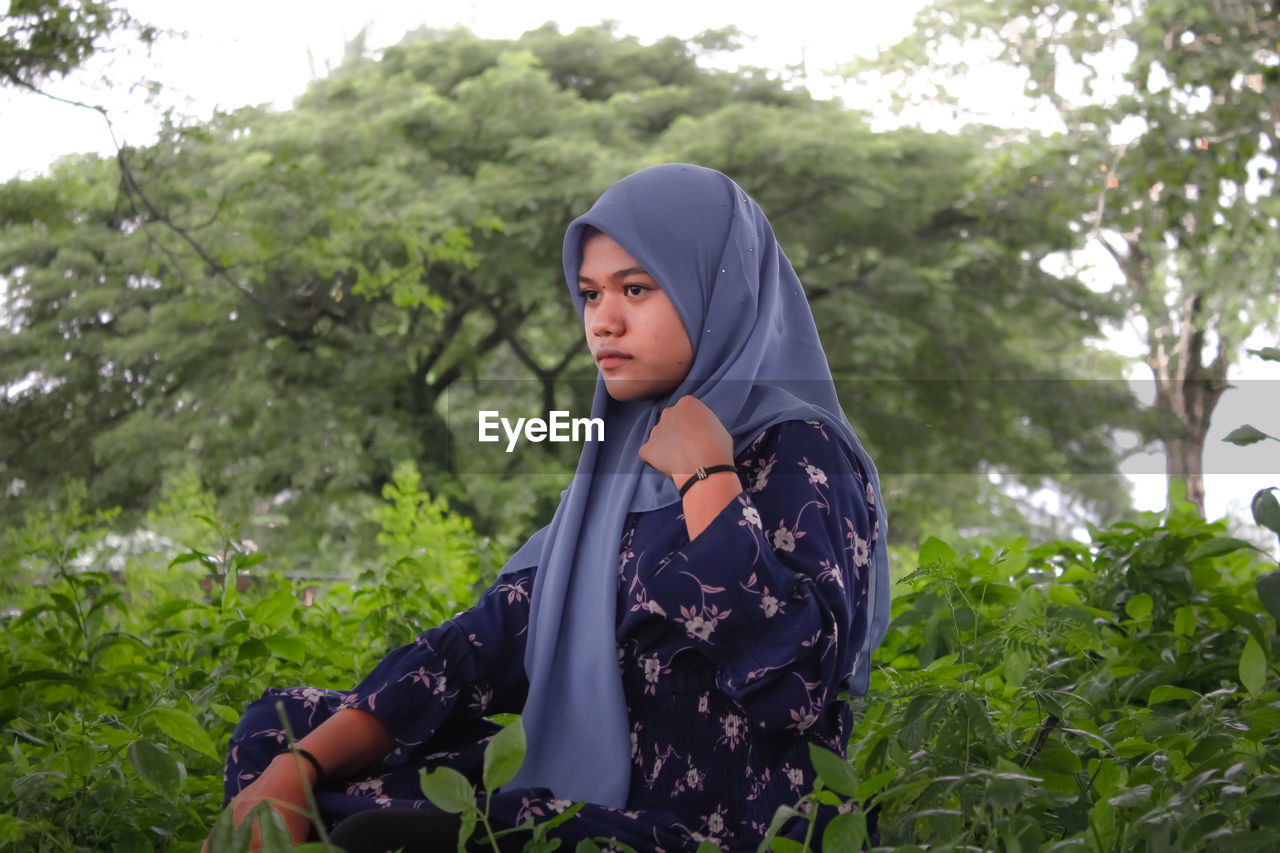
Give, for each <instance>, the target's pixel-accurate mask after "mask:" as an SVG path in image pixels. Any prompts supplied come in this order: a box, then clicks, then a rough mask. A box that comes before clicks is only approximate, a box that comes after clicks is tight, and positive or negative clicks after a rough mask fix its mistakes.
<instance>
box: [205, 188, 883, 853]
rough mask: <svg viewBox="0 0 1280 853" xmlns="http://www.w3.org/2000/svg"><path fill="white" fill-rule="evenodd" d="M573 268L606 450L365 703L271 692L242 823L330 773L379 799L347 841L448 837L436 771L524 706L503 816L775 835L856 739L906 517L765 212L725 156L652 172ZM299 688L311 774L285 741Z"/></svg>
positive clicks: (252, 722) (351, 810) (356, 820)
mask: <svg viewBox="0 0 1280 853" xmlns="http://www.w3.org/2000/svg"><path fill="white" fill-rule="evenodd" d="M563 259H564V271H565V277H566V281H567V283H568V285H569V289H570V293H571V295H572V297H573V299H574V300H575V302H576V304H577V305H578V308H579V310H580V311H581V314H582V319H583V326H584V330H585V333H586V339H587V345H588V347H589V348H590V350H591V352H592V355H593V356H594V357H595V360H596V364H597V366H598V368H599V371H600V379H599V381H598V383H597V387H596V395H595V400H594V403H593V406H592V413H591V414H592V416H593V417H603V418H604V421H605V437H604V441H603V442H599V443H589V444H586V445H584V447H583V451H582V456H581V458H580V460H579V463H578V468H577V471H576V473H575V475H574V478H573V481H572V483H571V484H570V486H569V489H568V490H567V491H566V492H565V494H564V496H563V498H562V500H561V503H560V506H559V508H558V509H557V510H556V513H555V516H554V518H553V519H552V521H551V524H550V525H548V526H547V527H546V528H544V529H542V530H540V531H539V532H538V533H537V534H535V535H534V536H533V537H532V538H531V539H530V540H529V541H528V542H527V543H526V544H525V545H524V546H523V547H522V548H520V550H519V551H518V552H517V553H516V554H515V556H513V557H512V558H511V560H510V561H509V562H508V563H507V565H506V566H505V567H504V568H503V570H502V573H501V575H500V576H499V578H498V580H497V582H496V583H495V584H494V585H493V587H491V588H490V589H489V590H488V591H487V592H486V593H485V594H484V595H483V596H482V597H481V600H480V602H479V603H478V604H477V605H476V606H475V607H474V608H472V609H471V610H468V611H467V612H465V613H462V614H459V615H458V616H456V617H454V618H453V619H451V620H449V621H448V622H446V623H444V624H443V625H440V626H439V627H436V628H433V629H431V630H429V631H427V632H425V633H423V634H421V635H420V636H419V637H418V638H417V639H416V640H415V641H414V642H413V643H412V644H410V645H408V646H405V647H403V648H401V649H398V650H396V651H393V652H391V653H390V654H389V655H388V656H387V657H386V658H385V659H384V660H383V661H382V663H380V664H379V665H378V667H377V668H376V669H375V670H374V671H373V672H372V673H371V674H370V675H369V676H368V677H367V678H366V679H365V680H364V681H362V682H361V683H360V684H359V685H358V686H357V687H356V688H355V689H354V690H352V691H350V692H339V691H329V690H319V689H316V688H310V687H306V688H291V689H284V690H269V691H267V693H266V694H265V695H264V697H263V698H262V699H261V700H259V701H258V702H255V703H254V704H253V705H251V706H250V707H249V709H248V711H247V712H246V714H245V717H244V719H243V720H242V722H241V724H240V726H239V727H238V728H237V730H236V732H235V735H234V736H233V738H232V740H231V745H230V755H229V757H228V761H227V771H226V791H227V797H228V799H229V800H232V803H233V805H234V806H235V809H236V813H237V817H239V816H240V815H243V814H244V813H246V812H247V811H248V810H249V809H250V808H251V807H252V806H253V805H254V804H256V803H257V802H259V801H261V800H262V799H263V798H270V799H275V800H281V801H284V802H287V803H295V804H299V805H300V804H302V803H303V802H304V795H305V786H315V793H316V796H317V799H318V802H319V804H320V807H321V810H322V811H323V812H324V815H325V817H326V819H328V820H330V821H332V822H337V821H339V820H341V819H342V818H344V817H347V816H349V815H357V816H356V817H352V818H350V819H348V820H346V821H344V822H343V823H342V825H340V826H339V828H338V831H337V835H336V836H335V838H336V839H337V840H338V841H340V842H341V843H342V844H344V845H345V846H347V847H348V849H357V848H358V849H368V850H375V849H387V850H392V849H397V848H399V847H401V846H404V847H405V848H406V849H408V850H415V849H418V850H430V849H437V847H435V844H436V843H442V844H452V843H453V838H452V837H451V836H450V835H449V833H450V832H454V833H455V834H456V826H457V823H456V822H453V823H450V818H449V817H448V816H445V815H442V813H440V812H439V811H437V810H436V809H434V807H432V806H431V804H430V803H429V802H427V801H426V800H425V799H424V798H423V795H422V793H421V790H420V788H419V784H418V771H419V768H422V767H435V766H440V765H447V766H451V767H454V768H456V769H458V770H460V771H462V772H463V773H465V774H467V775H468V776H470V777H471V778H473V779H478V778H479V776H480V767H481V756H482V753H483V749H484V745H485V743H486V741H487V739H488V738H489V737H490V736H491V735H492V733H493V731H494V727H493V726H492V725H491V724H489V723H487V722H486V721H485V719H484V715H486V714H491V713H497V712H514V713H520V714H521V715H522V719H523V722H524V725H525V729H526V732H527V735H528V743H529V746H528V753H527V755H526V758H525V762H524V765H523V766H522V767H521V770H520V773H519V775H518V776H517V777H516V779H515V781H514V782H513V783H512V784H511V785H509V786H507V787H506V788H505V789H503V790H502V791H501V792H499V793H497V794H496V795H495V796H494V797H493V801H492V805H491V815H494V816H496V821H497V823H498V824H499V825H503V826H515V825H517V824H519V823H521V822H522V821H524V820H525V819H526V818H528V817H533V818H535V819H538V820H546V819H547V818H549V817H550V816H552V815H554V814H555V813H557V812H560V811H563V810H564V809H565V808H566V807H567V806H568V805H569V804H570V803H572V802H574V801H578V800H585V801H587V803H588V805H587V806H586V807H585V808H584V809H583V810H582V811H581V812H579V813H578V814H577V815H576V816H575V817H573V818H572V819H570V820H569V821H567V822H566V823H564V824H563V825H562V826H561V827H560V828H559V829H558V830H557V833H556V834H557V836H558V837H561V838H563V839H565V840H566V841H567V842H568V843H570V844H572V843H573V842H574V841H575V840H576V839H580V838H594V837H604V838H612V839H616V840H618V841H621V842H625V843H627V844H629V845H631V846H632V847H634V848H635V849H637V850H641V851H647V850H655V851H657V850H661V851H682V850H692V849H694V848H696V847H697V846H698V844H699V843H700V842H701V841H703V840H705V839H713V840H714V841H715V842H717V843H718V844H719V846H720V847H721V848H722V849H726V850H754V849H755V846H756V845H757V844H758V842H759V840H760V838H761V837H762V835H763V834H764V832H765V829H766V827H767V826H768V824H769V821H770V819H771V818H772V816H773V813H774V811H775V809H776V808H777V807H778V806H779V805H781V804H791V803H794V802H795V801H796V800H797V799H798V798H799V797H800V796H801V795H802V794H804V793H805V792H807V791H808V790H809V789H810V787H811V786H812V784H813V781H814V771H813V768H812V766H811V764H810V761H809V756H808V745H809V743H811V742H812V743H817V744H820V745H822V746H824V747H826V748H828V749H833V750H836V751H838V752H841V753H843V752H844V747H845V743H846V742H847V740H848V737H849V733H850V728H851V722H852V721H851V714H850V711H849V709H848V706H847V705H846V703H844V702H842V701H840V699H839V698H838V696H839V694H840V692H841V691H848V692H851V693H855V694H860V693H864V692H866V689H867V683H868V677H869V671H870V670H869V658H870V654H871V651H872V650H873V649H874V648H875V647H876V646H877V645H878V644H879V642H880V640H881V638H882V637H883V634H884V631H885V628H886V626H887V623H888V563H887V560H886V558H885V552H884V545H885V531H886V523H885V513H884V506H883V502H882V500H881V497H880V487H879V481H878V478H877V475H876V471H875V467H874V466H873V465H872V463H871V460H870V459H869V458H868V457H867V454H866V452H865V451H864V450H863V449H862V447H861V445H860V443H859V442H858V439H857V438H856V436H855V435H854V432H853V430H852V429H851V428H850V426H849V423H848V421H847V420H846V419H845V416H844V414H843V413H842V412H841V409H840V405H839V402H838V400H837V399H836V392H835V387H834V385H833V383H832V380H831V374H830V371H829V369H828V367H827V363H826V358H825V356H824V354H823V350H822V347H821V344H820V343H819V341H818V335H817V331H816V329H815V327H814V322H813V317H812V314H811V312H810V310H809V306H808V303H807V302H806V300H805V296H804V292H803V290H802V289H801V286H800V282H799V281H798V280H797V278H796V275H795V272H794V271H793V270H792V268H791V264H790V262H789V261H788V260H787V259H786V257H785V256H784V255H783V253H782V251H781V249H780V248H779V247H778V244H777V241H776V240H775V238H774V235H773V231H772V229H771V228H770V226H769V223H768V220H767V219H766V218H765V216H764V214H763V213H762V212H761V210H760V208H759V206H758V205H756V203H755V202H754V201H753V200H752V199H751V198H749V197H748V196H747V194H746V193H745V192H743V191H742V189H741V188H739V187H738V186H737V184H735V183H734V182H733V181H732V180H730V179H729V178H728V177H726V176H725V175H723V174H721V173H719V172H716V171H713V170H710V169H705V168H701V167H697V166H692V165H682V164H668V165H664V166H656V167H653V168H650V169H645V170H643V171H641V172H638V173H636V174H634V175H631V176H630V177H627V178H624V179H623V180H621V181H619V182H618V183H617V184H615V185H614V186H612V187H611V188H609V189H608V190H607V191H606V192H605V193H604V194H603V195H602V196H601V197H600V199H599V200H598V201H597V202H596V203H595V205H594V206H592V208H591V209H590V210H589V211H588V212H587V213H585V214H584V215H582V216H581V217H579V218H578V219H576V220H575V221H574V222H573V223H572V224H570V226H569V229H568V232H567V234H566V235H565V242H564V255H563ZM277 700H283V701H284V703H285V707H286V710H287V712H288V714H289V717H290V720H291V723H292V726H293V728H294V731H295V732H296V733H297V734H298V735H299V736H300V741H299V746H300V747H302V748H303V749H305V750H306V751H307V753H308V758H307V761H305V762H299V761H297V760H296V759H295V758H294V757H293V756H291V755H289V754H287V753H283V752H282V751H283V750H284V749H285V742H284V738H283V734H282V732H281V726H280V723H279V721H278V719H277V717H276V711H275V707H274V706H275V702H276V701H277ZM299 767H301V775H300V771H299ZM321 773H323V778H320V774H321ZM377 807H386V809H387V810H376V809H377ZM397 807H399V808H397ZM406 809H413V811H407V810H406ZM825 817H826V818H829V815H828V816H825ZM286 821H287V823H288V825H289V826H290V829H291V831H292V832H293V834H294V835H295V837H296V838H299V839H301V838H303V837H304V836H305V835H306V833H307V831H308V827H307V824H306V820H305V818H303V817H301V816H297V815H294V814H292V813H290V814H289V815H287V816H286ZM433 834H434V837H433ZM512 837H513V838H514V839H517V842H516V843H515V844H514V849H519V841H518V840H519V839H520V836H519V835H516V836H512ZM819 837H820V835H819ZM439 849H450V848H449V847H445V848H439Z"/></svg>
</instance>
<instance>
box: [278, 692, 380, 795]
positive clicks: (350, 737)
mask: <svg viewBox="0 0 1280 853" xmlns="http://www.w3.org/2000/svg"><path fill="white" fill-rule="evenodd" d="M298 746H300V747H302V748H303V749H305V750H307V751H308V752H310V753H311V754H312V755H314V756H315V758H316V761H318V762H320V766H321V767H323V768H324V772H325V776H326V777H328V778H329V779H342V778H345V777H348V776H353V775H355V774H356V773H359V772H360V771H361V770H364V769H365V768H366V767H369V766H371V765H373V764H375V763H377V762H378V761H380V760H381V759H383V758H384V757H386V755H387V753H389V752H390V751H391V749H392V747H394V746H395V741H393V740H392V738H391V735H390V734H388V733H387V730H386V727H384V726H383V725H382V723H381V722H379V720H378V718H377V717H375V716H373V715H372V714H370V713H368V712H367V711H361V710H359V709H357V708H342V709H341V710H339V711H338V712H337V713H336V714H334V715H333V716H332V717H330V718H329V719H327V720H325V721H324V722H323V723H321V724H320V725H318V726H316V727H315V728H314V729H312V730H311V731H310V732H309V733H308V734H307V736H306V737H304V738H302V739H301V740H299V741H298Z"/></svg>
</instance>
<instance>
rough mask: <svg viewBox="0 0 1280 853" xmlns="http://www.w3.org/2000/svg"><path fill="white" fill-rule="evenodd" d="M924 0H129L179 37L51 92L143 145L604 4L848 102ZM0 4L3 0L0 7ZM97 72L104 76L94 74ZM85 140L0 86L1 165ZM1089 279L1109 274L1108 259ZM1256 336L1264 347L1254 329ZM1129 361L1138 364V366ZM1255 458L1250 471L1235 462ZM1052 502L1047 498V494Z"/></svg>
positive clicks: (631, 20)
mask: <svg viewBox="0 0 1280 853" xmlns="http://www.w3.org/2000/svg"><path fill="white" fill-rule="evenodd" d="M923 2H924V0H899V2H894V3H886V2H884V0H846V2H843V3H840V2H833V0H791V2H788V3H787V4H785V7H782V8H781V9H780V7H778V6H777V5H776V4H752V3H749V2H742V0H737V2H727V0H703V1H702V2H697V3H694V2H690V0H649V2H646V3H607V2H582V0H543V2H534V3H529V2H512V0H472V2H449V3H440V2H436V3H430V2H427V3H423V2H418V3H410V2H396V0H363V2H359V3H351V2H338V0H307V1H306V2H303V1H302V0H256V2H248V0H222V2H218V3H212V2H193V0H125V7H126V8H127V9H128V10H129V11H130V12H131V13H132V14H133V15H134V16H136V17H137V18H138V19H140V20H142V21H144V22H146V23H149V24H152V25H154V26H157V27H159V28H161V29H165V30H173V31H176V32H177V33H185V34H186V35H185V36H181V35H178V36H162V37H161V39H160V40H159V42H158V43H157V44H156V45H155V46H154V47H153V48H152V50H151V52H150V55H147V54H146V52H145V51H144V50H142V49H141V48H139V47H137V46H135V45H133V44H132V43H131V42H130V41H128V40H125V41H124V43H123V44H121V45H120V46H119V47H116V48H114V49H113V50H111V51H109V52H107V53H105V54H104V55H102V56H99V57H95V60H94V61H92V62H91V63H90V65H89V67H88V68H87V69H86V70H85V71H84V72H82V73H78V74H76V75H75V76H74V77H73V78H71V79H68V80H63V81H59V82H57V83H54V84H51V85H50V86H49V87H48V89H49V91H51V92H53V93H55V94H58V95H61V96H63V97H66V98H70V99H74V100H80V101H85V102H88V103H92V104H101V105H104V106H106V107H107V108H108V110H109V114H110V116H111V119H112V122H113V124H114V125H115V132H116V136H117V138H118V140H119V141H120V142H121V143H130V144H146V143H148V142H149V141H151V140H152V139H153V138H154V131H155V128H156V127H157V125H158V118H159V115H160V111H161V109H162V108H164V107H171V108H174V109H175V110H176V111H177V112H178V113H179V114H182V115H186V116H190V117H194V118H206V117H207V116H208V115H209V114H210V113H211V112H212V110H213V109H214V108H215V107H221V108H224V109H232V108H235V107H238V106H242V105H245V104H260V103H269V104H272V105H274V106H275V107H277V108H279V109H287V108H289V106H290V105H291V104H292V101H293V99H294V98H295V97H296V96H297V95H298V94H300V93H301V92H302V90H303V89H304V88H305V86H306V85H307V82H308V81H309V80H310V79H312V78H313V77H314V76H323V74H324V73H325V70H326V68H327V67H328V66H330V65H336V64H337V63H338V62H339V61H340V59H341V57H342V53H343V47H344V45H345V44H346V42H347V41H348V40H349V39H351V38H352V37H354V36H355V35H356V34H357V33H358V32H359V31H360V30H361V29H362V28H367V30H368V38H367V44H368V46H369V47H370V48H374V49H376V48H380V47H384V46H386V45H388V44H392V43H394V42H396V41H399V39H400V38H401V36H402V35H403V34H404V33H405V32H407V31H408V30H411V29H414V28H416V27H419V26H423V25H425V26H431V27H449V26H454V25H458V24H461V25H463V26H466V27H468V28H469V29H471V30H472V31H473V32H476V33H477V34H479V35H481V36H485V37H496V38H514V37H516V36H518V35H519V34H520V33H522V32H524V31H525V30H528V29H532V28H534V27H538V26H540V25H542V24H543V23H544V22H546V21H548V20H553V21H556V22H557V23H558V24H559V26H560V30H561V32H569V31H571V30H573V29H574V28H576V27H578V26H585V25H592V24H596V23H598V22H599V21H600V20H602V19H612V20H615V21H617V22H618V28H619V31H620V32H622V33H626V34H632V35H636V36H638V37H639V38H641V39H642V40H643V41H646V42H648V41H652V40H654V39H657V38H660V37H662V36H666V35H676V36H681V37H689V36H693V35H695V34H697V33H699V32H702V31H703V30H706V29H710V28H716V27H723V26H726V25H728V24H734V25H736V26H737V27H738V28H739V29H741V30H742V31H743V32H744V33H745V34H746V36H747V38H748V43H747V46H746V47H745V48H744V49H743V50H742V51H740V52H739V53H737V54H736V55H735V61H738V62H742V63H749V64H753V65H762V66H766V67H780V66H783V65H787V64H796V63H799V62H800V61H801V60H802V59H803V60H804V61H805V62H806V68H807V70H808V72H809V75H810V76H809V80H810V88H811V89H813V90H814V91H815V94H818V95H819V96H829V95H832V94H834V93H837V92H840V93H841V94H843V95H844V96H845V98H846V100H847V101H848V102H850V103H851V104H857V103H858V102H859V101H860V100H862V99H861V98H859V96H858V95H857V94H856V93H853V92H852V91H851V90H849V89H847V88H844V87H841V86H840V85H839V84H838V83H837V82H836V81H831V80H824V79H823V77H822V73H821V72H822V71H823V70H824V69H827V68H830V67H833V66H835V65H837V64H839V63H842V62H845V61H847V60H849V59H850V58H852V57H854V56H855V55H864V56H870V55H874V53H875V51H876V49H877V47H878V46H882V45H887V44H890V43H892V42H894V41H896V40H898V39H899V38H900V37H901V36H903V35H905V34H906V33H907V32H908V31H909V29H910V26H911V21H912V18H913V16H914V14H915V12H916V10H917V9H918V8H919V7H920V6H921V5H923ZM7 7H8V4H7V2H5V0H0V8H4V9H5V10H6V11H7ZM104 78H105V79H104ZM141 80H151V81H157V82H160V83H162V84H163V87H164V89H163V91H162V92H161V94H160V95H159V96H158V97H157V98H154V99H150V98H148V96H147V94H146V92H145V90H144V89H143V88H142V87H141V86H139V85H137V84H138V82H139V81H141ZM973 88H974V90H975V91H979V92H981V93H982V98H983V102H980V103H979V104H978V108H979V109H980V110H981V111H982V112H984V113H986V114H988V115H989V116H991V117H992V118H994V119H996V120H997V121H999V120H1001V119H1003V121H1002V122H1001V123H1010V124H1013V123H1025V122H1026V121H1027V119H1026V117H1025V115H1026V114H1025V113H1022V112H1020V113H1019V116H1021V117H1020V118H1015V116H1014V115H1013V114H1012V113H1011V109H1012V107H1011V106H1010V105H1012V104H1016V103H1017V102H1018V101H1019V100H1020V93H1021V83H1020V82H1019V81H1018V80H1017V79H1015V78H1012V77H1011V76H1010V75H1008V74H1003V75H1002V74H1000V73H995V72H992V71H990V70H984V71H981V72H980V74H979V77H978V79H977V81H976V84H975V85H974V87H973ZM85 151H96V152H99V153H102V154H108V153H112V152H113V151H114V146H113V143H112V139H111V136H110V134H109V132H108V130H107V125H106V123H105V122H104V121H103V119H102V117H101V116H99V115H98V114H96V113H94V112H92V111H90V110H85V109H80V108H76V107H72V106H68V105H66V104H62V103H58V102H55V101H53V100H50V99H47V98H42V97H40V96H37V95H32V94H26V93H21V92H17V91H15V90H13V89H9V88H6V89H2V90H0V180H3V179H8V178H10V177H14V176H20V177H30V176H32V175H34V174H37V173H39V172H42V171H44V170H45V169H47V168H48V166H49V165H50V164H51V163H52V162H53V161H54V160H56V159H57V158H59V157H61V156H65V155H68V154H74V153H79V152H85ZM1101 275H1102V278H1101V279H1100V280H1102V281H1105V269H1104V271H1103V273H1102V274H1101ZM1250 343H1251V345H1252V346H1254V347H1255V348H1256V347H1260V346H1266V345H1272V346H1275V345H1276V342H1275V341H1267V340H1262V339H1258V340H1255V341H1251V342H1250ZM1113 344H1114V345H1115V346H1117V347H1118V348H1120V349H1122V350H1125V349H1126V348H1128V349H1131V348H1132V347H1134V346H1135V345H1136V339H1134V338H1132V337H1130V338H1126V337H1125V336H1123V335H1120V336H1116V337H1115V338H1114V340H1113ZM1132 375H1134V376H1138V377H1140V378H1142V379H1144V380H1145V379H1147V378H1148V375H1147V373H1146V371H1145V368H1141V366H1138V367H1136V368H1135V371H1134V373H1133V374H1132ZM1246 377H1248V378H1257V379H1262V378H1264V377H1266V378H1269V379H1270V380H1272V381H1271V382H1252V381H1251V382H1247V383H1243V387H1242V389H1241V390H1240V391H1230V392H1228V393H1227V394H1226V395H1224V396H1223V398H1222V401H1221V403H1220V404H1219V408H1218V411H1217V412H1215V414H1214V417H1213V423H1214V425H1215V426H1214V429H1213V431H1212V432H1211V433H1210V436H1209V440H1208V448H1207V452H1206V469H1207V470H1209V471H1229V472H1233V473H1230V474H1214V475H1210V477H1208V478H1207V480H1206V493H1207V507H1206V509H1207V511H1208V513H1209V516H1210V517H1218V516H1221V515H1223V514H1226V513H1228V512H1230V513H1231V514H1232V515H1233V516H1235V517H1237V518H1241V519H1247V518H1248V517H1249V516H1248V504H1249V500H1250V499H1251V498H1252V496H1253V493H1254V492H1255V491H1256V490H1257V489H1259V488H1263V487H1265V486H1270V485H1280V443H1275V442H1268V443H1267V444H1270V445H1272V446H1274V447H1275V448H1276V449H1275V450H1274V451H1273V450H1271V449H1269V448H1267V447H1266V445H1265V444H1264V445H1254V446H1253V447H1249V448H1243V449H1241V448H1235V447H1232V446H1231V445H1227V444H1224V443H1223V442H1222V440H1221V439H1222V436H1224V435H1225V434H1226V433H1227V432H1229V431H1230V430H1231V429H1233V428H1234V427H1236V426H1238V425H1240V424H1242V423H1246V422H1249V423H1253V424H1254V425H1255V426H1257V427H1258V428H1260V429H1262V430H1264V431H1266V432H1270V433H1272V434H1280V394H1276V393H1273V392H1269V391H1266V390H1265V388H1266V386H1268V385H1270V386H1272V387H1274V388H1280V384H1276V383H1277V382H1280V365H1277V364H1267V363H1264V362H1261V361H1260V360H1259V359H1256V358H1250V359H1247V363H1246V364H1244V365H1241V366H1240V367H1237V368H1236V369H1235V370H1233V372H1232V374H1231V379H1233V380H1237V379H1242V378H1246ZM1127 472H1128V473H1130V474H1131V479H1132V480H1133V482H1134V486H1135V498H1136V502H1137V505H1138V506H1139V507H1141V508H1145V509H1159V508H1161V507H1163V505H1164V488H1165V484H1164V476H1163V457H1158V456H1157V457H1148V458H1144V459H1135V460H1133V461H1132V462H1131V463H1130V464H1129V465H1128V466H1127ZM1246 472H1253V473H1246ZM1050 502H1052V501H1050Z"/></svg>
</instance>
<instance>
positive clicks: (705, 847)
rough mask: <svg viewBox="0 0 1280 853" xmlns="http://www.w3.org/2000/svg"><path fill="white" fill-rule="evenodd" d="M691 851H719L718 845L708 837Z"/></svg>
mask: <svg viewBox="0 0 1280 853" xmlns="http://www.w3.org/2000/svg"><path fill="white" fill-rule="evenodd" d="M693 853H720V845H719V844H716V843H715V842H714V841H712V840H711V839H709V838H708V839H707V840H706V841H703V842H702V843H701V844H699V845H698V849H697V850H695V851H693Z"/></svg>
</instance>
